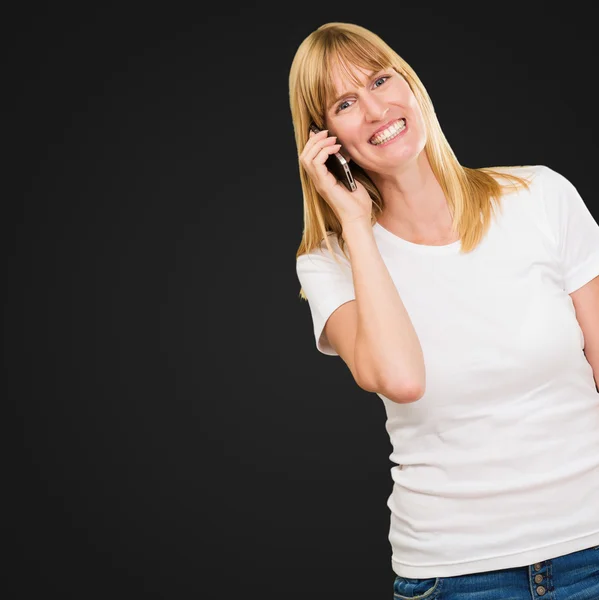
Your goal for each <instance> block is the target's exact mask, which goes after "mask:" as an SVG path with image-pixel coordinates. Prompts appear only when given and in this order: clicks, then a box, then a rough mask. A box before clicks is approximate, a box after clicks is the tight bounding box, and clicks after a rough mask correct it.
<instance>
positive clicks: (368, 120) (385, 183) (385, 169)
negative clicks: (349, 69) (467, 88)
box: [326, 69, 457, 245]
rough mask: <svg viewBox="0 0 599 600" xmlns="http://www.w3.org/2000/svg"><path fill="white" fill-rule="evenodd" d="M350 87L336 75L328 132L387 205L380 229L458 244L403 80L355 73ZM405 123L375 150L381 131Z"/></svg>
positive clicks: (382, 73)
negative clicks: (375, 135)
mask: <svg viewBox="0 0 599 600" xmlns="http://www.w3.org/2000/svg"><path fill="white" fill-rule="evenodd" d="M356 71H357V72H358V73H359V77H360V80H361V83H362V85H361V86H360V87H357V88H356V87H354V85H353V84H352V83H351V82H348V81H347V80H345V79H344V78H343V77H342V76H341V75H340V74H339V73H337V74H336V75H335V76H334V78H333V81H334V83H335V88H336V89H337V90H338V92H340V93H338V95H337V97H336V98H335V100H334V102H333V103H332V105H331V106H330V107H329V108H328V110H327V114H326V123H327V126H328V127H329V131H330V132H331V133H332V134H333V135H336V136H337V138H338V140H342V141H343V152H345V153H346V155H347V156H351V160H352V161H354V162H355V163H356V164H358V165H360V166H361V167H362V168H363V169H364V170H365V171H366V173H367V174H368V175H369V176H370V178H371V179H372V181H373V182H374V183H375V185H376V186H377V188H378V190H379V191H380V192H381V195H382V197H383V198H384V200H385V210H384V212H383V214H382V215H380V217H379V218H378V222H379V224H380V225H382V226H383V227H385V228H386V229H388V230H389V231H391V232H393V233H395V234H396V235H398V236H399V237H402V238H404V239H407V240H408V241H411V242H414V243H416V244H429V245H441V244H447V243H450V242H453V241H456V240H457V236H456V234H455V233H454V232H452V231H451V215H450V213H449V210H448V205H447V200H446V198H445V195H444V193H443V190H442V189H441V186H440V185H439V182H438V181H437V179H436V178H435V176H434V174H433V172H432V169H431V167H430V164H429V161H428V158H427V156H426V153H425V152H424V145H425V143H426V132H425V124H424V120H423V118H422V112H421V110H420V107H419V106H418V103H417V101H416V98H415V96H414V94H413V93H412V90H411V89H410V86H409V85H408V83H407V81H406V80H405V79H404V78H403V77H402V76H401V75H400V74H399V73H397V71H395V70H393V69H386V70H383V71H380V72H378V73H374V74H370V73H368V72H367V71H365V70H363V69H356ZM399 118H405V120H406V128H405V130H404V131H403V132H402V133H401V134H400V135H399V136H398V137H396V138H395V139H394V140H390V141H389V142H386V143H384V144H380V145H376V146H375V145H373V144H371V143H370V139H371V137H372V135H373V133H374V132H375V131H376V130H377V129H380V128H381V127H383V126H385V125H387V124H389V123H393V122H395V121H396V120H397V119H399Z"/></svg>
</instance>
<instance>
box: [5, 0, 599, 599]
mask: <svg viewBox="0 0 599 600" xmlns="http://www.w3.org/2000/svg"><path fill="white" fill-rule="evenodd" d="M83 5H85V8H82V6H83ZM82 6H75V5H72V6H68V7H67V6H66V5H64V4H63V5H54V4H53V5H47V6H46V8H40V7H34V6H33V5H23V4H22V5H20V8H19V10H18V11H17V10H15V9H12V12H6V13H5V14H4V19H3V29H4V34H3V40H4V41H3V44H4V52H3V54H2V56H3V58H2V61H3V81H4V85H3V88H4V92H3V96H4V98H3V102H4V103H5V104H6V107H7V109H6V111H5V117H6V118H5V126H6V127H5V133H4V136H3V137H4V149H5V152H7V155H8V156H7V157H6V158H5V160H4V161H3V166H4V169H3V170H4V171H5V173H4V176H3V179H4V183H5V186H4V192H3V196H4V198H3V205H4V207H5V215H8V217H5V219H3V223H4V224H5V225H6V234H5V235H4V236H3V244H4V246H5V248H4V255H5V258H6V259H7V260H6V268H5V283H7V284H8V286H7V292H6V293H5V295H4V337H3V342H4V360H3V367H4V374H5V375H4V377H3V382H4V388H5V395H4V398H5V405H6V406H8V407H9V408H10V407H11V406H14V407H15V412H14V415H12V416H14V417H16V422H15V425H14V427H11V429H10V433H12V434H13V436H11V437H9V436H6V437H5V438H4V439H5V440H9V439H11V440H12V439H13V438H14V441H11V442H10V443H9V444H7V445H6V451H5V453H4V456H5V460H6V464H7V471H6V473H7V474H8V475H10V476H11V480H12V481H11V482H10V483H9V484H8V486H7V488H6V489H5V492H6V493H5V494H4V496H5V499H6V498H8V499H10V500H12V502H11V503H10V506H9V507H8V508H7V509H6V510H5V512H4V514H5V520H6V524H7V531H10V532H11V533H13V536H12V537H7V538H6V539H7V540H9V544H8V548H9V551H10V561H8V562H5V563H4V572H5V575H3V577H2V581H3V585H6V586H10V587H11V588H12V591H11V592H10V593H9V594H3V596H4V597H6V598H11V599H13V598H14V599H17V598H33V597H34V594H41V593H44V594H48V593H52V594H55V595H57V597H61V598H73V599H78V600H82V599H90V600H96V599H98V600H99V599H104V598H112V599H115V600H116V599H117V598H118V599H125V598H127V599H130V598H148V599H150V598H151V599H154V598H164V599H176V600H178V599H187V598H206V599H208V598H210V599H212V598H215V599H216V598H229V597H252V598H261V599H262V600H266V599H271V598H272V599H275V598H277V599H278V598H298V599H299V598H302V599H303V598H315V599H321V598H323V599H324V598H326V599H330V598H368V599H377V598H380V599H383V598H391V597H392V587H391V586H392V581H393V578H394V574H393V573H392V571H391V562H390V559H391V550H390V547H389V544H388V540H387V534H388V526H389V513H388V509H387V507H386V501H387V497H388V495H389V494H390V492H391V479H390V473H389V469H390V467H391V466H392V465H391V463H390V461H389V458H388V457H389V454H390V452H391V447H390V444H389V441H388V437H387V433H386V431H385V429H384V422H385V415H384V409H383V404H382V402H381V401H380V399H379V398H378V397H376V396H375V395H373V394H368V393H366V392H364V391H362V390H360V389H359V388H358V387H357V386H356V385H355V384H354V383H353V380H352V379H351V377H350V375H349V371H348V370H347V369H346V368H345V366H344V365H343V364H342V363H341V361H340V359H338V358H331V357H326V356H323V355H321V354H319V353H318V352H317V350H316V348H315V345H314V339H313V333H312V322H311V317H310V314H309V309H308V306H307V304H306V303H304V302H301V301H300V300H299V297H298V292H299V284H298V281H297V279H296V274H295V251H296V249H297V246H298V245H299V242H300V238H301V233H302V227H303V223H302V201H301V189H300V185H299V179H298V176H297V158H296V156H297V155H296V149H295V144H294V139H293V131H292V125H291V118H290V113H289V107H288V90H287V76H288V71H289V67H290V64H291V61H292V58H293V54H294V52H295V50H296V48H297V46H298V45H299V44H300V42H301V41H302V39H303V38H304V37H305V36H306V35H308V34H309V33H310V32H311V31H312V30H313V29H314V28H316V27H317V26H318V25H320V24H322V23H324V22H327V21H351V22H356V23H359V24H361V25H364V26H366V27H369V28H371V29H372V30H374V31H375V32H376V33H378V34H379V35H381V36H382V37H383V38H384V39H386V40H387V41H388V42H389V43H390V44H391V45H392V46H393V47H394V48H395V49H396V50H397V51H398V52H399V54H401V55H402V56H403V57H404V58H405V59H406V60H407V61H408V63H409V64H410V65H411V66H412V67H413V68H414V69H415V70H416V72H417V73H418V74H419V76H420V77H421V79H422V81H423V82H424V84H425V86H426V87H427V89H428V91H429V93H430V95H431V97H432V99H433V102H434V104H435V107H436V110H437V113H438V115H439V119H440V122H441V124H442V127H443V129H444V132H445V134H446V136H447V138H448V139H449V142H450V143H451V144H452V146H453V148H454V150H455V153H456V155H457V157H458V159H459V160H460V161H461V162H462V164H464V165H466V166H471V167H478V166H487V165H507V164H545V165H548V166H550V167H552V168H554V169H556V170H558V171H559V172H561V173H562V174H564V175H565V176H567V177H568V178H569V179H570V180H571V181H572V182H573V183H574V184H575V185H576V186H577V188H578V190H579V191H580V193H581V194H582V196H583V198H585V200H586V201H587V203H588V205H589V208H591V211H592V212H593V214H594V215H595V216H596V217H597V215H598V212H597V209H596V204H594V203H595V197H596V186H595V179H596V170H597V169H596V153H597V145H596V141H595V140H596V134H597V118H596V112H597V102H596V96H595V86H596V78H597V70H596V54H597V52H596V49H597V47H596V42H595V39H596V38H595V30H594V20H593V19H592V18H591V13H590V12H588V13H585V12H581V11H580V10H574V8H573V7H574V5H573V4H572V3H569V4H568V6H567V7H566V8H565V10H562V9H560V10H558V9H557V7H558V6H562V5H556V9H555V11H554V12H552V11H550V10H549V9H548V8H546V6H547V5H546V3H520V4H514V5H513V6H511V7H510V6H508V5H506V4H505V3H501V4H500V5H489V7H487V8H488V9H490V10H488V11H485V12H488V14H483V13H482V12H481V13H477V12H471V11H470V9H466V8H460V5H459V4H458V5H456V4H453V3H449V4H441V3H439V5H438V7H436V8H433V7H426V8H420V9H416V8H415V3H406V4H404V3H393V4H392V5H390V6H386V5H385V4H380V5H372V6H366V5H361V6H360V7H359V8H360V10H350V9H338V8H336V9H334V8H333V7H331V8H330V9H323V6H322V4H313V5H310V4H301V5H298V6H292V5H289V6H286V7H284V6H283V5H281V6H279V7H278V8H276V7H274V6H273V8H267V7H264V6H261V7H259V8H256V7H255V6H254V7H252V6H250V5H248V4H244V5H241V7H240V6H235V5H230V4H229V5H225V4H223V5H222V7H206V8H205V12H200V11H199V10H198V9H197V8H196V7H195V6H196V5H191V4H190V5H179V6H178V5H176V4H172V3H164V4H163V5H162V6H160V5H158V6H156V7H154V5H152V4H147V5H142V4H139V5H132V4H129V5H127V4H121V5H120V6H118V7H117V6H116V5H114V6H111V5H105V4H100V3H96V4H95V5H94V6H93V7H91V6H88V5H87V3H82ZM481 6H482V4H481ZM219 8H220V10H219ZM287 10H289V13H288V16H284V13H285V12H286V11H287ZM588 10H589V11H590V10H591V9H590V4H589V8H588ZM308 15H313V16H308ZM9 190H10V191H9ZM35 597H38V596H35Z"/></svg>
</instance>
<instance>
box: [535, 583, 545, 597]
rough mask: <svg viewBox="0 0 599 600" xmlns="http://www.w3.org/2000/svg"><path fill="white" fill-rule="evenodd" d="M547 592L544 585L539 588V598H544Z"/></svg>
mask: <svg viewBox="0 0 599 600" xmlns="http://www.w3.org/2000/svg"><path fill="white" fill-rule="evenodd" d="M546 591H547V590H546V589H545V588H544V587H543V586H542V585H540V586H539V587H538V588H537V594H539V596H543V595H544V594H545V592H546Z"/></svg>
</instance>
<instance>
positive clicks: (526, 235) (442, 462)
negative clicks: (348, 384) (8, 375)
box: [289, 23, 599, 600]
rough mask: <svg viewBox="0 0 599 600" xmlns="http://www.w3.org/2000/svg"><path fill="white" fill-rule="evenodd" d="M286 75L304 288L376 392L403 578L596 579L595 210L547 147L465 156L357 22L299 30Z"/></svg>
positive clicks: (438, 591) (464, 586)
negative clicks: (546, 154) (301, 35)
mask: <svg viewBox="0 0 599 600" xmlns="http://www.w3.org/2000/svg"><path fill="white" fill-rule="evenodd" d="M289 91H290V105H291V114H292V119H293V126H294V130H295V138H296V143H297V149H298V155H299V167H300V179H301V184H302V190H303V196H304V233H303V237H302V241H301V244H300V247H299V249H298V252H297V275H298V278H299V281H300V284H301V290H300V294H301V296H302V297H303V298H304V299H307V301H308V304H309V307H310V310H311V315H312V320H313V326H314V335H315V341H316V345H317V348H318V350H319V351H320V352H322V353H324V354H327V355H332V356H340V357H341V358H342V359H343V361H344V362H345V363H346V364H347V366H348V368H349V370H350V371H351V373H352V375H353V377H354V379H355V381H356V383H357V385H359V386H360V387H361V388H363V389H364V390H367V391H370V392H375V393H377V394H378V395H379V396H380V398H381V399H382V401H383V403H384V405H385V410H386V415H387V430H388V432H389V436H390V441H391V444H392V448H393V452H392V454H391V456H390V458H391V460H392V461H393V462H394V463H396V464H395V466H394V467H393V468H392V469H391V474H392V478H393V482H394V483H393V489H392V493H391V495H390V496H389V500H388V508H389V510H390V531H389V541H390V543H391V547H392V568H393V571H394V572H395V574H396V579H395V584H394V594H395V597H396V598H427V599H429V600H433V599H436V598H438V599H441V600H461V599H465V598H468V599H469V600H476V599H478V598H480V599H481V600H482V599H483V598H484V599H485V600H493V599H497V600H508V599H510V600H520V599H522V600H523V599H524V598H527V599H530V598H531V597H534V598H537V597H539V598H540V597H543V596H545V595H547V596H546V597H547V598H556V599H565V598H576V599H577V600H585V599H589V600H590V599H594V600H597V598H599V510H598V508H597V507H599V393H598V392H597V387H596V386H597V382H598V381H599V277H598V276H599V225H597V223H596V221H595V220H594V218H593V216H592V215H591V213H590V212H589V210H588V208H587V207H586V205H585V203H584V202H583V200H582V198H581V197H580V195H579V194H578V193H577V191H576V189H575V187H574V186H573V185H572V184H571V183H570V182H569V181H568V180H567V179H566V178H565V177H563V176H562V175H560V174H559V173H557V172H556V171H554V170H552V169H550V168H548V167H546V166H542V165H537V166H529V167H524V166H519V167H501V168H498V167H497V168H485V169H471V168H466V167H464V166H462V165H460V163H459V162H458V160H457V158H456V156H455V155H454V153H453V152H452V150H451V147H450V146H449V144H448V142H447V140H446V139H445V137H444V135H443V133H442V131H441V128H440V126H439V123H438V121H437V118H436V115H435V111H434V109H433V105H432V102H431V100H430V98H429V96H428V95H427V92H426V90H425V88H424V87H423V85H422V83H421V81H420V80H419V79H418V77H417V75H416V73H415V72H414V71H413V70H412V69H411V68H410V66H409V65H408V64H407V63H406V62H405V61H404V60H403V59H402V58H401V57H400V56H398V55H397V54H396V53H395V52H394V51H393V50H392V49H391V48H390V47H389V46H388V45H387V44H386V43H385V42H384V41H383V40H382V39H381V38H380V37H378V36H377V35H376V34H374V33H373V32H371V31H368V30H366V29H364V28H362V27H359V26H357V25H354V24H347V23H327V24H325V25H322V26H321V27H319V28H318V29H317V30H316V31H314V32H312V33H311V34H310V35H308V37H307V38H306V39H305V40H304V41H303V42H302V43H301V45H300V46H299V48H298V50H297V52H296V55H295V57H294V60H293V63H292V66H291V70H290V74H289ZM312 122H314V123H315V125H316V126H317V127H318V128H319V129H322V130H323V131H321V132H320V133H313V132H312V131H310V125H311V123H312ZM335 153H340V154H341V155H342V156H343V157H344V158H345V159H346V160H347V161H348V162H349V165H350V168H351V171H352V173H353V177H354V179H355V181H356V184H357V189H356V190H355V191H349V190H348V189H347V188H346V187H345V186H344V185H342V184H341V183H340V181H338V180H337V178H336V177H335V176H334V175H333V174H332V172H331V171H329V170H328V169H327V167H326V165H325V161H326V160H327V159H328V158H329V157H330V156H331V155H332V154H335Z"/></svg>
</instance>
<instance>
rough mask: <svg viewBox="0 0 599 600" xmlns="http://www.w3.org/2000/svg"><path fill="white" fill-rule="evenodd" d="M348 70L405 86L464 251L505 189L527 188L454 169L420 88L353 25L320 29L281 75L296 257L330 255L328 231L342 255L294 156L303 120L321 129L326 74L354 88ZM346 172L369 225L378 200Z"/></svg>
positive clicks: (329, 85) (364, 180)
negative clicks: (297, 188)
mask: <svg viewBox="0 0 599 600" xmlns="http://www.w3.org/2000/svg"><path fill="white" fill-rule="evenodd" d="M353 67H360V68H363V69H369V70H371V71H377V72H378V71H381V70H383V69H389V68H393V69H395V71H397V72H398V73H399V74H400V75H401V76H403V77H404V78H405V80H406V81H407V83H408V85H409V86H410V88H411V90H412V93H413V94H414V96H415V97H416V100H417V102H418V104H419V106H420V109H421V111H422V114H423V117H424V122H425V126H426V138H427V141H426V145H425V152H426V154H427V157H428V160H429V163H430V165H431V168H432V171H433V174H434V175H435V177H436V178H437V180H438V181H439V184H440V185H441V188H442V189H443V192H444V193H445V197H446V198H447V202H448V207H449V210H450V213H451V215H452V228H453V230H454V231H455V232H457V233H458V234H459V237H460V241H461V252H462V253H467V252H470V251H472V250H473V249H474V248H476V246H477V245H478V243H479V242H480V241H481V240H482V239H483V237H484V235H485V234H486V232H487V230H488V229H489V226H490V224H491V219H492V216H493V214H494V212H495V208H497V207H499V208H501V204H500V202H501V200H500V199H501V196H502V194H503V193H506V192H507V191H508V188H509V190H510V191H513V190H515V189H519V188H522V187H528V181H527V180H526V179H525V178H523V177H518V176H516V175H513V174H511V173H507V172H504V171H503V167H485V168H476V169H474V168H469V167H464V166H462V165H461V164H460V163H459V162H458V159H457V158H456V156H455V154H454V152H453V150H452V149H451V146H450V145H449V142H448V141H447V139H446V138H445V135H444V134H443V131H442V130H441V126H440V125H439V121H438V120H437V116H436V114H435V110H434V108H433V103H432V101H431V99H430V97H429V95H428V93H427V91H426V89H425V87H424V85H423V84H422V82H421V81H420V79H419V78H418V76H417V75H416V73H415V72H414V71H413V69H412V68H411V67H410V65H409V64H408V63H407V62H406V61H405V60H404V59H402V58H401V57H400V56H399V55H398V54H397V53H396V52H395V51H394V50H393V49H392V48H391V47H390V46H389V45H388V44H387V43H385V42H384V41H383V40H382V39H381V38H380V37H379V36H378V35H376V34H375V33H373V32H372V31H369V30H368V29H365V28H364V27H361V26H359V25H355V24H353V23H335V22H333V23H326V24H324V25H321V26H320V27H319V28H318V29H316V30H315V31H313V32H312V33H311V34H310V35H308V37H306V38H305V39H304V41H303V42H302V43H301V44H300V46H299V48H298V49H297V51H296V54H295V56H294V58H293V62H292V64H291V69H290V72H289V103H290V108H291V117H292V121H293V128H294V133H295V142H296V146H297V152H298V164H299V175H300V181H301V186H302V192H303V199H304V230H303V234H302V239H301V242H300V245H299V247H298V249H297V253H296V258H297V257H299V256H301V255H302V254H306V253H308V252H311V251H312V250H314V249H315V248H318V247H319V246H320V245H321V242H322V241H323V239H324V241H325V243H326V245H327V247H328V249H329V251H331V252H332V248H331V246H330V242H329V234H330V233H334V234H336V236H337V239H338V241H339V245H340V247H341V249H342V250H343V251H345V243H344V240H343V236H342V228H341V223H340V222H339V220H338V219H337V216H336V215H335V213H334V212H333V210H332V209H331V208H330V207H329V205H328V204H327V202H326V201H325V200H324V198H322V196H320V194H319V193H318V192H317V191H316V188H315V187H314V184H313V183H312V180H311V179H310V177H309V176H308V174H307V173H306V171H305V170H304V168H303V167H302V165H301V163H299V154H300V153H301V151H302V150H303V148H304V146H305V145H306V142H307V140H308V137H309V124H310V122H311V121H314V122H315V123H316V125H317V126H318V127H320V128H321V129H323V128H324V115H325V113H326V107H327V105H328V102H329V100H330V99H331V98H333V97H334V95H335V89H334V87H333V85H334V84H333V77H332V72H333V69H334V68H340V69H341V70H342V71H343V72H344V73H345V74H346V75H347V76H348V77H349V78H351V79H352V80H353V81H354V83H355V84H356V85H359V83H360V82H359V81H357V80H356V78H355V76H354V74H353ZM351 168H352V173H353V175H354V178H355V179H357V180H358V181H359V182H360V183H361V184H362V185H363V186H364V187H365V188H366V189H367V190H368V193H369V194H370V197H371V198H372V223H373V224H374V223H375V222H376V220H377V217H378V216H379V215H380V213H381V211H382V210H383V208H384V201H383V198H382V197H381V194H380V193H379V191H378V189H377V188H376V186H375V185H374V183H373V182H372V180H371V179H370V178H369V177H368V175H367V174H366V173H365V172H364V171H363V170H362V169H361V168H360V167H359V166H358V165H356V164H355V163H352V164H351ZM497 177H503V178H504V180H505V183H503V184H502V183H500V182H499V181H498V179H497ZM332 253H333V252H332ZM333 256H335V254H334V253H333ZM300 296H301V297H302V298H304V299H305V295H304V293H303V290H300Z"/></svg>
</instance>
